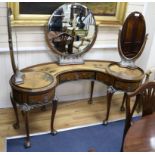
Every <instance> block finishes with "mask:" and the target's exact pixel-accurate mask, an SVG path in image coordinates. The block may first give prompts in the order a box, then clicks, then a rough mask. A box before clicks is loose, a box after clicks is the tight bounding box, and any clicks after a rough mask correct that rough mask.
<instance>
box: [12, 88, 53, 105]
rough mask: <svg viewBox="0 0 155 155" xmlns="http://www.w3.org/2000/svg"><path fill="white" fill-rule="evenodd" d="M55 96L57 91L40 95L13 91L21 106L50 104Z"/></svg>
mask: <svg viewBox="0 0 155 155" xmlns="http://www.w3.org/2000/svg"><path fill="white" fill-rule="evenodd" d="M54 95H55V90H50V91H48V92H42V93H38V94H35V95H34V94H33V95H32V94H31V93H24V92H23V93H22V92H18V91H15V90H14V91H13V98H14V100H15V101H16V102H18V103H19V104H24V103H27V104H29V105H30V104H37V103H41V102H49V101H52V99H53V98H54Z"/></svg>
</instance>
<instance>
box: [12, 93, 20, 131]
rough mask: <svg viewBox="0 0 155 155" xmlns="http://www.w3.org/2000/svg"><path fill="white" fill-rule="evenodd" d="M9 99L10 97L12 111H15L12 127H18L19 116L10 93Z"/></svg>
mask: <svg viewBox="0 0 155 155" xmlns="http://www.w3.org/2000/svg"><path fill="white" fill-rule="evenodd" d="M10 99H11V103H12V106H13V109H14V113H15V117H16V123H14V124H13V127H14V129H19V127H20V126H19V117H18V110H17V105H16V102H15V101H14V99H13V97H12V95H11V94H10Z"/></svg>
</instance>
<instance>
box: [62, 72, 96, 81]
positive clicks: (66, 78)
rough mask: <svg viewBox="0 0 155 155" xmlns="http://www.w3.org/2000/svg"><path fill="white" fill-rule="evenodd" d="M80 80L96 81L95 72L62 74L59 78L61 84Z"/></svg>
mask: <svg viewBox="0 0 155 155" xmlns="http://www.w3.org/2000/svg"><path fill="white" fill-rule="evenodd" d="M80 79H95V72H91V71H76V72H70V73H64V74H61V75H60V77H59V81H60V83H63V82H67V81H73V80H80Z"/></svg>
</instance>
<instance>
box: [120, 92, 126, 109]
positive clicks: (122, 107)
mask: <svg viewBox="0 0 155 155" xmlns="http://www.w3.org/2000/svg"><path fill="white" fill-rule="evenodd" d="M126 96H127V93H124V96H123V101H122V105H121V108H120V111H125V107H124V104H125V101H126Z"/></svg>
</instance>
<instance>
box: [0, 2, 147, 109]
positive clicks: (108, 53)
mask: <svg viewBox="0 0 155 155" xmlns="http://www.w3.org/2000/svg"><path fill="white" fill-rule="evenodd" d="M6 7H7V5H6V3H0V73H1V76H0V81H1V84H0V108H3V107H10V106H11V103H10V99H9V93H10V86H9V79H10V77H11V75H12V68H11V64H10V57H9V52H8V50H9V49H8V37H7V22H6ZM144 8H145V3H132V2H130V3H129V4H128V8H127V14H129V13H130V12H132V11H135V10H137V11H140V12H142V13H143V11H144ZM15 31H16V34H17V42H18V49H19V56H18V60H19V67H20V68H23V67H27V66H30V65H33V64H38V63H43V62H49V61H56V59H57V58H56V56H55V55H54V54H52V53H51V52H50V50H49V48H48V47H47V44H46V43H45V39H44V31H43V27H21V28H16V29H14V30H13V40H14V41H15V39H16V37H15ZM117 37H118V27H100V28H99V33H98V37H97V41H96V43H95V45H94V47H93V48H92V49H91V50H90V52H89V53H87V54H86V55H85V59H99V60H114V61H120V57H119V54H118V51H117ZM14 45H16V43H14ZM14 49H16V46H14ZM16 59H17V57H16ZM144 63H145V62H141V61H140V60H139V62H138V65H140V66H142V64H144ZM73 87H74V88H76V89H75V90H73V89H72V88H73ZM89 87H90V82H85V81H76V82H70V83H66V84H62V85H60V86H59V87H58V88H57V93H56V94H57V96H58V98H59V100H73V99H80V98H87V97H88V95H89ZM105 93H106V86H105V85H103V84H100V83H99V82H97V84H96V85H95V92H94V96H101V95H105Z"/></svg>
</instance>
